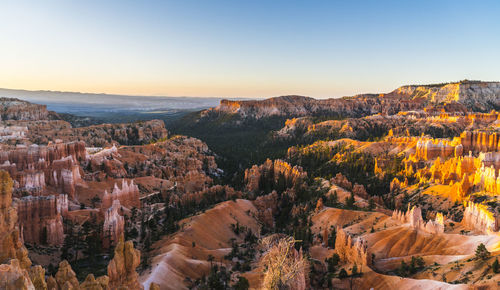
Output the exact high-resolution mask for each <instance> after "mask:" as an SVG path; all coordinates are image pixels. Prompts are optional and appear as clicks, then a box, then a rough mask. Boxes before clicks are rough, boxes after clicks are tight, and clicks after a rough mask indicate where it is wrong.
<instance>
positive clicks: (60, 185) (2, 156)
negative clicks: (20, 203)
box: [0, 142, 87, 197]
mask: <svg viewBox="0 0 500 290" xmlns="http://www.w3.org/2000/svg"><path fill="white" fill-rule="evenodd" d="M86 158H87V152H86V150H85V144H84V143H83V142H72V143H60V142H59V143H55V144H49V145H48V146H37V145H31V146H30V147H23V146H19V147H17V148H16V149H12V150H4V151H2V152H1V153H0V164H1V165H0V169H3V170H7V171H8V172H9V173H10V175H11V176H13V179H14V180H15V184H14V187H15V188H16V189H22V190H28V191H37V190H38V191H40V190H42V189H43V188H44V187H45V186H48V185H50V186H54V187H56V188H57V189H58V190H59V191H60V192H61V193H67V194H69V195H70V197H73V194H74V191H75V188H74V187H75V184H76V183H78V182H81V177H80V168H79V165H78V164H79V162H81V161H85V160H86Z"/></svg>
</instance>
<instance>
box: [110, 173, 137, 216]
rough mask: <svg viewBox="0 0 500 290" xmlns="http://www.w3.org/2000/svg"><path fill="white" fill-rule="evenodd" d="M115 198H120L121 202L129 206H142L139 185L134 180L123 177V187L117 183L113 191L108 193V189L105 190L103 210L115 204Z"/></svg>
mask: <svg viewBox="0 0 500 290" xmlns="http://www.w3.org/2000/svg"><path fill="white" fill-rule="evenodd" d="M115 200H119V201H120V204H121V205H122V206H124V207H127V208H129V209H130V208H132V207H136V208H140V207H141V201H140V200H139V187H138V186H137V185H135V184H134V180H131V181H130V183H128V181H126V180H125V179H122V186H121V189H120V188H118V186H117V185H116V183H115V186H114V187H113V191H112V192H111V193H108V191H107V190H105V191H104V196H103V197H102V204H101V210H102V211H105V210H107V209H108V208H110V207H111V206H112V205H113V202H114V201H115Z"/></svg>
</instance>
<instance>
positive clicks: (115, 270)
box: [108, 239, 143, 290]
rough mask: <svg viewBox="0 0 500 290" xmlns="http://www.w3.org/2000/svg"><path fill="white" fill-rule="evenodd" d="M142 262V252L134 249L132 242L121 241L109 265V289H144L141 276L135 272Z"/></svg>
mask: <svg viewBox="0 0 500 290" xmlns="http://www.w3.org/2000/svg"><path fill="white" fill-rule="evenodd" d="M140 262H141V252H140V251H139V250H136V249H134V244H133V243H132V241H127V242H124V241H123V239H121V240H120V241H119V242H118V244H117V245H116V248H115V255H114V257H113V259H112V260H111V262H109V265H108V277H109V287H110V288H111V289H131V290H135V289H143V286H142V285H141V284H140V283H139V281H138V278H139V275H138V274H137V272H136V271H135V269H136V268H137V266H139V264H140ZM120 287H124V288H120Z"/></svg>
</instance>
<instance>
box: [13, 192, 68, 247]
mask: <svg viewBox="0 0 500 290" xmlns="http://www.w3.org/2000/svg"><path fill="white" fill-rule="evenodd" d="M65 201H66V202H67V197H66V198H65V197H61V198H59V197H56V196H54V195H51V196H27V197H23V198H21V199H20V200H19V201H18V202H17V210H18V215H19V225H20V227H21V228H22V233H23V238H24V241H25V242H27V243H30V244H42V245H62V244H63V242H64V232H63V219H62V213H63V212H67V206H68V205H67V203H66V204H64V202H65Z"/></svg>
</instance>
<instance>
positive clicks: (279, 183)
mask: <svg viewBox="0 0 500 290" xmlns="http://www.w3.org/2000/svg"><path fill="white" fill-rule="evenodd" d="M306 177H307V173H306V172H304V171H303V169H302V167H300V166H293V167H292V166H291V165H290V164H289V163H287V162H285V161H282V160H280V159H277V160H274V161H272V160H270V159H267V160H266V162H264V164H262V165H260V166H257V165H254V166H252V167H251V168H249V169H246V170H245V178H244V180H245V183H246V189H247V190H248V191H250V192H256V191H260V190H269V189H277V190H284V189H286V188H297V187H300V186H302V185H303V183H304V181H305V178H306Z"/></svg>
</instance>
